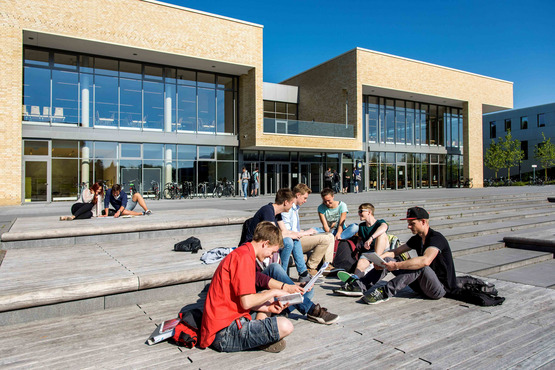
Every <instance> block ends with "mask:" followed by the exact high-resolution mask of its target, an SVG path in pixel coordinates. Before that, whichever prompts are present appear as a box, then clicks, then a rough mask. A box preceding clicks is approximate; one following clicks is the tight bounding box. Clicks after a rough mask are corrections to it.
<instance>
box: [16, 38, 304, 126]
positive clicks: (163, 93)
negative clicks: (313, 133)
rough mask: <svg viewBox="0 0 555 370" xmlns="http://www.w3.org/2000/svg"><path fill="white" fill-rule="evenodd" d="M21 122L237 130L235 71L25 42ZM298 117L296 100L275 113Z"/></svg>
mask: <svg viewBox="0 0 555 370" xmlns="http://www.w3.org/2000/svg"><path fill="white" fill-rule="evenodd" d="M24 53H25V58H24V80H23V106H22V117H23V120H26V121H35V122H45V123H46V122H48V123H58V124H59V123H70V124H81V125H82V126H84V127H91V126H93V125H94V126H96V127H105V128H107V127H113V128H116V127H120V128H126V129H139V130H143V129H153V130H164V131H166V132H172V131H177V132H179V131H181V132H182V131H186V132H197V131H200V132H204V133H214V134H216V133H218V134H233V133H235V124H236V115H237V113H236V112H237V107H236V104H237V77H232V76H225V75H218V74H214V73H207V72H195V71H191V70H184V69H177V68H171V67H163V66H156V65H148V64H142V63H138V62H130V61H118V60H116V59H111V58H104V57H95V56H89V55H79V54H70V53H63V52H54V51H47V50H39V49H34V48H31V47H26V48H25V49H24ZM280 114H281V115H283V117H282V118H284V119H296V114H297V111H296V106H294V105H291V106H290V107H288V108H287V107H285V110H284V111H283V112H280Z"/></svg>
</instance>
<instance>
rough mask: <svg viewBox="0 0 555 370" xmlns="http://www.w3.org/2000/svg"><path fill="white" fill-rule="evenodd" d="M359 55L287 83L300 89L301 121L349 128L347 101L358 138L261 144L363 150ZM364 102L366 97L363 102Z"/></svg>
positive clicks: (267, 139) (269, 138)
mask: <svg viewBox="0 0 555 370" xmlns="http://www.w3.org/2000/svg"><path fill="white" fill-rule="evenodd" d="M356 72H357V71H356V54H355V53H347V54H343V55H341V56H339V57H337V58H334V59H332V60H330V61H328V62H326V63H324V64H321V65H319V66H316V67H314V68H312V69H310V70H308V71H306V72H304V73H301V74H299V75H297V76H294V77H291V78H289V79H287V80H285V81H283V83H284V84H286V85H293V86H300V88H299V119H300V120H303V121H312V120H314V121H316V122H329V123H336V124H338V125H345V119H346V117H345V115H346V113H345V112H346V108H345V105H346V101H348V117H347V120H348V123H349V124H354V125H355V132H356V138H355V139H342V138H323V137H307V136H292V135H288V136H280V135H262V137H261V138H260V140H258V141H257V142H259V143H261V145H266V146H272V145H273V146H281V147H291V148H307V149H320V150H343V151H353V150H361V149H362V136H361V135H362V130H361V128H362V122H358V120H359V119H360V117H359V115H358V114H357V113H358V112H357V111H358V109H359V107H360V105H359V104H358V100H357V99H358V96H357V84H356V79H357V76H356ZM360 101H362V98H361V99H360Z"/></svg>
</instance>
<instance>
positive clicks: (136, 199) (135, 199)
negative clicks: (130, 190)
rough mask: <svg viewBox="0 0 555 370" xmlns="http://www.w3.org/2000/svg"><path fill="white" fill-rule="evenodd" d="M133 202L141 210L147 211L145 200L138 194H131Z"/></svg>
mask: <svg viewBox="0 0 555 370" xmlns="http://www.w3.org/2000/svg"><path fill="white" fill-rule="evenodd" d="M132 199H133V202H137V203H139V205H140V206H141V207H142V209H144V210H145V211H148V208H147V206H146V203H145V199H144V198H143V196H142V195H141V194H139V193H135V194H133V198H132Z"/></svg>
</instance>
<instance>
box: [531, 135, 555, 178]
mask: <svg viewBox="0 0 555 370" xmlns="http://www.w3.org/2000/svg"><path fill="white" fill-rule="evenodd" d="M542 137H543V141H542V142H541V143H539V144H538V145H536V149H535V157H536V159H537V160H538V161H539V162H540V163H541V165H542V167H543V168H544V170H545V181H547V169H548V168H549V167H552V166H555V144H553V143H552V142H551V138H549V139H546V137H545V135H544V133H543V132H542Z"/></svg>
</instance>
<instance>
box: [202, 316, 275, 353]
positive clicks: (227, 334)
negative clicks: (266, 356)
mask: <svg viewBox="0 0 555 370" xmlns="http://www.w3.org/2000/svg"><path fill="white" fill-rule="evenodd" d="M239 322H240V323H241V326H242V327H241V329H239V327H238V326H237V323H236V321H233V322H232V323H231V324H230V325H229V326H228V327H227V328H223V329H222V330H220V331H219V332H218V333H216V337H215V338H214V342H212V345H211V346H212V348H214V349H215V350H216V351H220V352H238V351H244V350H247V349H251V348H257V347H260V346H264V345H266V344H271V343H275V342H277V341H278V340H279V329H278V324H277V318H276V317H275V316H273V317H268V318H265V319H264V320H252V321H249V320H248V319H247V318H245V317H241V318H240V319H239Z"/></svg>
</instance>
